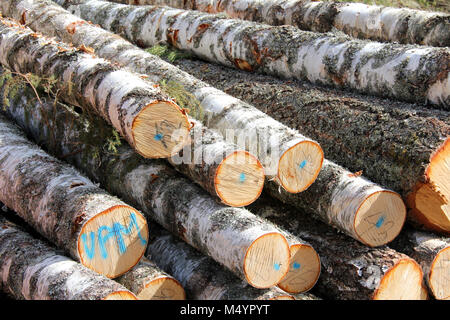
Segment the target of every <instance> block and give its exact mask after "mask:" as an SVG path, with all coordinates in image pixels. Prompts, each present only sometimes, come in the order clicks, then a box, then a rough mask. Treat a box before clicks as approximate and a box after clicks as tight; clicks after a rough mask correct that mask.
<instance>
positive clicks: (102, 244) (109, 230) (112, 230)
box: [81, 213, 147, 260]
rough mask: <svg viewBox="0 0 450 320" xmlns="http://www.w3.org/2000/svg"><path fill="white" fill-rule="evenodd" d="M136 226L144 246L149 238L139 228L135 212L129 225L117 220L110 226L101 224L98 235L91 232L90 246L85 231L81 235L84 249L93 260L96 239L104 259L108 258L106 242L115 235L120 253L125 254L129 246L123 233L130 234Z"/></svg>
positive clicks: (131, 215)
mask: <svg viewBox="0 0 450 320" xmlns="http://www.w3.org/2000/svg"><path fill="white" fill-rule="evenodd" d="M134 228H136V231H137V234H138V237H139V240H140V242H141V244H142V245H143V246H145V245H146V244H147V240H145V239H144V238H143V237H142V235H141V232H140V231H139V228H138V223H137V220H136V215H135V214H134V213H131V214H130V224H129V225H128V227H125V226H124V225H123V224H121V223H119V222H115V223H114V224H113V225H112V227H110V226H105V225H103V226H100V227H99V228H98V230H97V237H96V233H95V232H93V231H91V232H89V242H90V246H88V239H87V235H86V234H85V233H83V234H82V235H81V240H82V241H83V246H84V251H85V253H86V255H87V257H88V258H89V259H90V260H92V259H93V258H94V256H95V243H96V239H97V241H98V246H99V249H100V255H101V257H102V258H103V259H106V258H108V251H107V250H106V243H107V241H108V240H109V239H111V238H112V237H114V238H115V239H116V241H117V246H118V248H119V253H120V254H124V253H125V252H126V251H127V248H126V246H125V242H124V239H123V237H122V235H130V234H131V233H132V231H133V229H134Z"/></svg>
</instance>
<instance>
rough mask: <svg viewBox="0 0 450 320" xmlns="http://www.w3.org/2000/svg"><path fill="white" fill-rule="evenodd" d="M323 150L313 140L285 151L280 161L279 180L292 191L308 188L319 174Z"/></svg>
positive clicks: (287, 189) (288, 190)
mask: <svg viewBox="0 0 450 320" xmlns="http://www.w3.org/2000/svg"><path fill="white" fill-rule="evenodd" d="M323 158H324V155H323V150H322V148H321V147H320V146H319V144H317V143H316V142H313V141H302V142H300V143H297V144H296V145H294V146H293V147H291V148H289V149H288V150H287V151H286V152H284V153H283V154H282V155H281V157H280V161H279V163H278V181H279V182H280V183H281V185H282V186H283V188H284V189H285V190H286V191H287V192H290V193H298V192H302V191H304V190H306V189H307V188H308V187H309V186H310V185H311V184H312V183H313V182H314V181H315V180H316V178H317V176H318V175H319V172H320V169H321V168H322V164H323Z"/></svg>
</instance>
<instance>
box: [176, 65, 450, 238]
mask: <svg viewBox="0 0 450 320" xmlns="http://www.w3.org/2000/svg"><path fill="white" fill-rule="evenodd" d="M175 64H176V66H178V67H179V68H180V69H182V70H184V71H186V72H189V73H190V74H192V75H194V76H196V77H199V78H200V79H202V80H203V81H205V82H207V83H209V84H210V85H212V86H214V87H217V88H218V89H221V90H223V91H225V92H226V93H228V94H231V95H232V96H234V97H236V98H238V99H242V100H244V101H245V102H248V103H250V104H252V105H254V106H257V107H258V108H259V109H260V110H262V111H263V112H265V113H267V114H268V115H270V116H272V117H274V118H275V119H277V120H278V121H280V122H282V123H283V124H285V125H287V126H289V127H291V128H295V129H298V130H299V131H300V132H301V133H303V134H305V135H308V136H310V137H313V138H314V139H316V140H317V141H319V143H320V144H321V146H322V147H323V149H324V151H325V154H326V157H327V158H328V159H330V160H332V161H335V162H337V163H339V164H342V165H344V166H345V167H346V168H348V169H350V170H352V171H353V172H359V171H362V172H363V175H364V176H366V177H367V178H369V179H371V180H372V181H374V182H377V183H379V184H380V185H383V186H389V187H390V188H392V189H393V190H394V191H396V192H398V193H400V194H401V195H402V197H403V199H404V200H405V202H406V204H407V206H408V208H409V212H408V220H409V221H410V222H412V223H413V224H414V226H415V227H417V228H425V229H428V230H434V231H436V232H440V233H447V234H448V233H449V232H450V211H449V208H450V207H449V201H450V200H449V199H450V187H449V186H450V180H449V177H450V166H449V165H448V160H447V159H448V157H449V155H450V115H449V113H448V112H445V111H439V110H430V109H425V108H421V107H420V106H417V105H413V104H407V103H401V102H398V101H393V100H382V99H378V98H371V97H367V96H361V95H354V94H350V93H348V92H342V91H337V90H334V91H331V90H328V89H323V88H320V87H317V86H311V85H308V84H305V83H299V82H286V81H282V80H279V79H276V78H274V77H270V76H265V75H258V74H253V73H248V72H242V71H235V70H232V69H229V68H224V67H222V66H218V65H214V64H210V63H205V62H201V61H194V60H190V59H179V60H177V61H176V62H175Z"/></svg>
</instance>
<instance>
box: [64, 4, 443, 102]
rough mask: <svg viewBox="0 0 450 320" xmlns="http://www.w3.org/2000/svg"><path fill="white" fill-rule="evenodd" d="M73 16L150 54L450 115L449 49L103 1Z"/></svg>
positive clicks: (82, 6) (85, 6) (82, 7)
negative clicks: (173, 51) (161, 50)
mask: <svg viewBox="0 0 450 320" xmlns="http://www.w3.org/2000/svg"><path fill="white" fill-rule="evenodd" d="M79 1H81V0H79ZM69 10H71V11H74V12H76V13H77V14H78V15H80V16H82V17H83V18H84V19H87V20H92V21H93V22H94V23H98V24H100V25H101V26H102V27H103V28H105V29H107V30H110V31H112V32H114V33H117V34H119V35H121V36H123V37H125V38H127V39H129V40H130V41H132V42H134V43H136V44H139V46H142V47H149V46H153V45H156V44H168V45H171V46H174V47H176V48H179V49H182V50H184V51H186V52H190V53H192V54H194V55H196V56H197V57H198V58H201V59H204V60H207V61H211V62H214V63H219V64H223V65H225V66H228V67H234V68H238V69H243V70H246V71H252V72H259V73H265V74H272V75H276V76H278V77H281V78H287V79H298V80H306V81H309V82H311V83H316V84H321V85H325V86H332V87H338V88H348V89H352V90H355V91H358V92H362V93H364V94H370V95H378V96H383V97H390V98H394V99H398V100H405V101H410V102H414V103H421V104H426V103H428V104H429V105H430V107H433V108H442V109H445V110H450V89H449V88H450V73H449V71H450V69H449V68H450V67H449V65H450V63H449V61H450V51H449V48H447V47H445V48H437V47H424V46H418V45H401V44H392V43H378V42H372V41H364V40H356V39H352V38H350V37H348V36H340V35H335V34H321V33H313V32H308V31H301V30H298V29H297V28H295V27H293V26H270V25H266V24H259V23H256V22H251V21H243V20H239V19H226V18H225V17H223V16H221V15H214V14H207V13H202V12H198V11H190V10H182V9H172V8H168V7H155V6H142V7H136V6H129V5H122V4H116V3H111V2H105V1H97V0H94V1H87V2H84V1H83V2H82V3H81V4H78V5H76V6H75V5H74V6H71V7H69Z"/></svg>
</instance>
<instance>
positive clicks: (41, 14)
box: [0, 0, 323, 193]
mask: <svg viewBox="0 0 450 320" xmlns="http://www.w3.org/2000/svg"><path fill="white" fill-rule="evenodd" d="M56 2H57V3H59V4H61V5H63V6H65V7H69V8H70V5H71V2H69V1H63V0H58V1H56ZM0 5H1V9H2V10H3V13H4V14H6V15H8V16H10V17H13V18H15V19H17V20H19V19H23V17H25V18H24V19H25V21H27V24H28V25H29V26H30V27H31V28H33V29H34V30H40V31H42V32H45V34H47V35H49V36H55V37H58V38H60V39H62V40H63V41H65V42H71V43H73V44H75V45H81V44H83V45H85V46H88V47H92V48H93V49H94V50H95V52H96V54H97V55H99V56H101V57H103V58H105V59H109V60H111V61H114V62H116V63H119V64H121V65H122V66H126V67H128V68H130V69H132V70H133V71H135V72H138V73H141V74H145V75H148V76H149V78H151V79H152V80H153V81H154V82H158V83H160V84H161V83H162V82H163V81H164V82H167V84H171V83H174V84H175V85H176V86H181V87H182V88H184V90H185V91H187V92H189V93H191V94H192V95H193V96H195V98H196V99H197V100H198V101H199V102H200V108H199V110H198V112H196V113H195V114H194V115H193V116H194V118H197V119H198V120H199V121H202V123H203V124H204V125H205V126H207V127H208V128H210V129H215V130H217V131H218V132H219V133H221V134H222V136H223V137H224V138H225V139H226V140H227V141H231V142H233V143H237V144H238V146H239V147H241V148H244V149H246V150H247V151H249V152H250V153H251V154H253V155H255V156H256V157H257V158H258V159H259V161H261V163H262V165H263V166H264V169H265V174H266V177H267V179H269V180H274V181H275V183H277V184H279V185H281V186H282V187H283V188H284V189H285V190H287V191H289V192H293V193H296V192H301V191H303V190H306V189H307V188H308V187H309V186H310V185H311V184H312V183H313V182H314V180H315V179H316V177H317V175H318V173H319V171H320V168H321V166H322V161H323V152H322V149H321V148H320V146H319V145H318V144H317V143H316V142H315V141H312V140H311V139H309V138H307V137H305V136H303V135H301V134H299V133H298V132H297V131H296V130H292V129H290V128H288V127H286V126H284V125H282V124H281V123H279V122H277V121H275V120H274V119H273V118H271V117H269V116H267V115H266V114H265V113H264V112H260V111H259V110H257V109H256V108H254V107H253V106H250V105H248V104H246V103H243V102H242V101H240V100H238V99H235V98H233V97H231V96H229V95H227V94H225V93H223V92H222V91H220V90H217V89H215V88H214V87H211V86H209V85H207V84H206V83H203V82H201V81H199V80H198V79H196V78H194V77H192V76H191V75H189V74H188V73H186V72H182V71H181V70H180V69H178V68H176V67H174V66H172V65H171V64H169V63H166V62H165V61H162V60H161V59H159V58H158V57H156V56H153V55H151V54H149V53H147V52H144V51H143V50H140V49H139V48H137V47H135V46H133V45H131V44H130V43H129V42H127V41H124V40H123V39H122V38H120V37H118V36H117V35H115V34H112V33H109V32H106V31H105V30H103V29H101V28H99V27H96V26H94V25H92V24H90V23H87V22H86V21H84V20H81V19H79V18H76V17H75V16H73V15H71V14H68V12H67V11H65V10H63V9H62V8H61V7H59V6H57V5H54V4H51V1H46V0H32V1H24V0H13V1H11V2H2V3H0ZM77 8H78V6H77ZM50 9H51V10H50ZM82 13H84V11H83V12H82ZM88 19H90V17H88ZM50 22H51V23H50ZM94 22H95V21H94ZM193 109H196V108H195V107H194V108H193ZM254 141H257V143H253V142H254Z"/></svg>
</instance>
